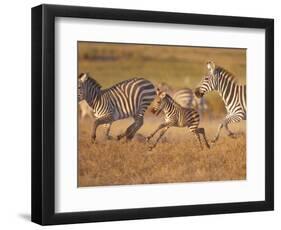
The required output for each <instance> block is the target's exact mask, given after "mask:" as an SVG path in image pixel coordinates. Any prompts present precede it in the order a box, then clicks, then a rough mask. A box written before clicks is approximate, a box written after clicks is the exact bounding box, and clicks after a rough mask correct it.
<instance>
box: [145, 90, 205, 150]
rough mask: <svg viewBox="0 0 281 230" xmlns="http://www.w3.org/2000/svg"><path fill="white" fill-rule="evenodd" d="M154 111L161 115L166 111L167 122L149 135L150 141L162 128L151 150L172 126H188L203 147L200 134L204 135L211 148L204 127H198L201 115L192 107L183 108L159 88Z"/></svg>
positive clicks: (153, 106) (153, 105) (153, 107)
mask: <svg viewBox="0 0 281 230" xmlns="http://www.w3.org/2000/svg"><path fill="white" fill-rule="evenodd" d="M151 111H152V113H154V114H155V115H159V114H160V113H161V112H162V113H164V116H165V122H164V123H162V124H160V125H159V127H158V128H157V129H156V130H155V131H154V132H153V133H152V134H151V135H150V136H148V137H147V139H146V140H147V141H149V140H150V139H151V138H152V137H153V136H154V135H155V134H156V133H157V132H158V131H160V130H161V129H162V132H161V133H160V135H159V137H158V138H157V140H156V142H155V143H154V145H152V146H150V150H151V149H153V148H155V147H156V145H157V143H158V141H159V140H160V139H161V137H162V136H163V135H164V134H165V132H167V130H168V129H169V128H170V127H187V128H189V130H190V131H191V132H192V133H194V134H195V136H196V137H197V139H198V141H199V143H200V147H201V149H203V146H202V142H201V138H200V134H201V135H202V136H203V138H204V141H205V145H206V146H207V147H208V148H210V146H209V144H208V141H207V139H206V135H205V130H204V128H198V126H199V121H200V116H199V113H198V112H197V111H196V110H195V109H192V108H183V107H181V106H180V105H179V104H178V103H177V102H175V101H174V100H173V98H172V97H171V96H170V95H168V94H167V93H165V92H162V91H160V90H159V89H157V91H156V97H155V100H154V102H153V103H152V110H151Z"/></svg>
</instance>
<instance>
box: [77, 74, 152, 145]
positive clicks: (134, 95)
mask: <svg viewBox="0 0 281 230" xmlns="http://www.w3.org/2000/svg"><path fill="white" fill-rule="evenodd" d="M154 97H155V89H154V86H153V84H152V83H151V82H149V81H148V80H146V79H144V78H134V79H130V80H125V81H122V82H120V83H117V84H116V85H114V86H112V87H110V88H108V89H101V85H100V84H99V83H98V82H97V81H96V80H94V79H93V78H91V77H90V76H89V74H88V73H81V74H80V75H79V77H78V101H79V102H81V101H82V100H86V102H87V103H88V105H89V106H90V107H91V108H92V114H93V116H94V117H95V120H94V122H93V127H92V134H91V139H92V142H94V141H95V139H96V130H97V128H98V126H100V125H104V124H108V130H107V136H109V130H110V126H111V124H112V122H114V121H116V120H121V119H125V118H128V117H133V118H134V123H133V124H131V125H130V126H129V127H128V128H127V130H126V131H125V132H124V133H123V134H120V135H118V136H117V139H118V140H120V139H121V138H123V137H126V139H127V140H130V139H132V138H133V137H134V135H135V133H136V132H137V131H138V130H139V129H140V127H141V126H142V125H143V115H144V112H145V111H146V109H147V107H148V106H149V105H150V104H151V102H152V101H153V99H154Z"/></svg>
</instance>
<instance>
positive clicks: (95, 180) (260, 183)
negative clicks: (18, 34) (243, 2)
mask: <svg viewBox="0 0 281 230" xmlns="http://www.w3.org/2000/svg"><path fill="white" fill-rule="evenodd" d="M273 90H274V21H273V19H263V18H246V17H230V16H217V15H216V16H215V15H202V14H184V13H171V12H152V11H138V10H125V9H107V8H93V7H76V6H58V5H40V6H37V7H34V8H32V221H33V222H36V223H38V224H41V225H51V224H70V223H82V222H98V221H114V220H130V219H143V218H161V217H177V216H193V215H206V214H222V213H237V212H252V211H267V210H273V208H274V183H273V181H274V175H273V172H274V162H273V159H274V91H273Z"/></svg>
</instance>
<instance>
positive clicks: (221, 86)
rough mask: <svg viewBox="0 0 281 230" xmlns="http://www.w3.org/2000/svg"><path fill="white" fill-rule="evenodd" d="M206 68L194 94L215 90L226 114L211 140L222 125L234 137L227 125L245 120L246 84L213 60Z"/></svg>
mask: <svg viewBox="0 0 281 230" xmlns="http://www.w3.org/2000/svg"><path fill="white" fill-rule="evenodd" d="M207 68H208V72H209V73H208V74H207V76H205V77H204V78H203V79H202V82H201V84H200V85H199V87H198V88H197V89H196V90H195V94H196V96H198V97H203V96H204V95H205V94H206V93H207V92H211V91H214V90H215V91H217V92H218V93H219V94H220V96H221V97H222V99H223V101H224V104H225V108H226V110H227V115H226V117H225V118H224V120H223V121H222V123H221V124H220V125H219V128H218V131H217V134H216V136H215V138H214V139H213V141H212V142H216V141H217V140H218V138H219V135H220V131H221V129H222V127H225V129H226V131H227V133H228V135H229V136H231V137H235V136H236V135H235V134H234V133H233V132H231V131H230V130H229V128H228V125H229V124H230V123H233V122H239V121H241V120H246V111H247V106H246V85H241V84H238V83H237V81H236V79H235V77H234V76H233V75H232V74H231V73H229V72H228V71H226V70H225V69H223V68H221V67H219V66H216V65H215V63H214V62H208V63H207Z"/></svg>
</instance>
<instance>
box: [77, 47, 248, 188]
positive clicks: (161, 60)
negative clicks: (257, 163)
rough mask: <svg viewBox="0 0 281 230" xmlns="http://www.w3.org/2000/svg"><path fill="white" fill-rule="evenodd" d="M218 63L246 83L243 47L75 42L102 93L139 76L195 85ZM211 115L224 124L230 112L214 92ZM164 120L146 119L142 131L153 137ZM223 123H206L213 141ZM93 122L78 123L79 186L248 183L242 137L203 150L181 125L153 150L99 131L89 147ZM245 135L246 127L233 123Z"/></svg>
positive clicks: (117, 127) (83, 68) (117, 129)
mask: <svg viewBox="0 0 281 230" xmlns="http://www.w3.org/2000/svg"><path fill="white" fill-rule="evenodd" d="M209 60H213V61H215V62H216V63H217V64H219V65H221V66H223V67H225V68H226V69H227V70H229V71H230V72H232V73H233V74H235V75H236V77H237V79H238V80H239V81H240V82H241V83H245V82H246V50H245V49H228V48H226V49H224V48H219V49H218V48H200V47H176V46H155V45H154V46H151V45H128V44H127V45H125V44H108V43H88V42H79V43H78V72H79V73H80V72H90V73H91V75H92V76H93V77H94V78H95V79H96V80H98V81H99V83H100V84H101V85H102V86H103V88H106V87H110V86H112V85H114V84H116V83H117V82H120V81H122V80H125V79H129V78H132V77H135V76H143V77H145V78H146V79H148V80H150V81H151V82H152V83H154V84H155V85H157V84H158V83H160V82H165V83H167V84H168V85H170V86H171V87H173V88H174V89H177V88H182V87H190V88H194V87H196V86H197V85H198V84H199V82H200V81H201V79H202V76H203V75H204V74H205V72H206V66H205V64H206V62H207V61H209ZM206 99H207V101H208V103H209V109H210V111H209V112H211V113H212V114H213V116H212V117H213V118H214V119H216V117H218V118H219V119H222V118H223V117H224V116H225V108H224V104H223V102H222V100H221V99H220V97H219V96H218V94H217V93H210V94H208V95H206ZM130 122H131V121H130V120H123V121H117V122H114V123H113V126H112V134H113V136H116V135H117V134H119V133H121V132H124V131H125V130H126V128H127V127H128V126H129V123H130ZM159 123H160V119H159V118H156V117H154V116H151V115H150V114H149V113H147V114H146V115H145V123H144V125H143V127H142V128H141V129H140V130H139V133H141V134H142V135H144V136H147V135H148V134H150V133H151V132H152V131H153V130H154V129H155V128H156V127H157V126H158V125H159ZM218 124H219V120H211V121H205V122H203V123H202V124H201V127H204V128H205V129H206V133H207V137H208V139H211V138H212V137H213V136H214V135H215V132H216V130H217V126H218ZM90 126H91V123H90V122H89V120H88V121H87V120H86V121H80V124H79V143H78V145H79V152H78V154H79V155H78V156H79V161H78V168H79V169H78V186H97V185H117V184H144V183H165V182H191V181H215V180H241V179H246V138H245V135H242V136H240V137H239V138H237V139H231V138H229V137H227V136H226V134H225V132H222V135H221V138H220V140H219V141H218V142H217V143H216V144H215V145H214V146H212V148H211V149H210V150H208V149H206V148H205V149H204V150H203V151H201V150H200V148H199V145H198V143H197V140H196V139H195V137H193V136H192V134H191V133H190V132H187V131H186V129H184V128H171V129H170V130H169V131H168V132H167V135H166V137H165V138H164V139H163V140H164V141H162V143H159V144H158V146H157V147H156V148H155V149H153V150H152V151H149V150H148V144H147V143H144V141H143V138H142V136H141V135H138V136H137V138H136V139H135V140H133V141H132V142H129V143H126V142H123V141H121V142H117V141H114V140H112V141H107V140H105V138H104V133H103V132H104V129H103V128H102V127H100V128H99V130H98V133H97V134H98V137H97V142H98V143H96V144H91V142H90V130H91V127H90ZM230 128H232V130H236V131H243V132H245V130H246V128H245V123H241V124H235V125H230Z"/></svg>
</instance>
